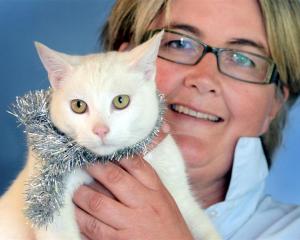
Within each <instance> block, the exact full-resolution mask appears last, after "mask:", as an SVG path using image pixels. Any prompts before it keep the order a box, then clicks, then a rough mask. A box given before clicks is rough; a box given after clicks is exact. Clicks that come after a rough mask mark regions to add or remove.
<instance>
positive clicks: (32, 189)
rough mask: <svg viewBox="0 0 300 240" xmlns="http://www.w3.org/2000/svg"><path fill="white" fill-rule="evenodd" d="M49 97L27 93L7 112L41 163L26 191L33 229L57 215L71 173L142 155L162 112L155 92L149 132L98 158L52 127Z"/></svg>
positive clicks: (155, 132) (48, 93)
mask: <svg viewBox="0 0 300 240" xmlns="http://www.w3.org/2000/svg"><path fill="white" fill-rule="evenodd" d="M50 97H51V91H50V90H40V91H35V92H29V93H28V94H26V95H25V96H23V97H17V99H16V103H15V104H13V105H12V109H11V111H10V113H11V114H12V115H14V116H16V117H17V119H18V121H19V122H20V123H21V124H22V125H24V126H25V132H26V133H27V137H28V144H29V146H30V147H31V149H32V150H33V151H34V152H35V154H37V156H38V157H39V159H40V160H41V161H42V162H41V166H42V167H41V168H40V169H39V174H38V175H36V176H34V177H32V178H31V179H30V181H29V182H28V186H27V189H26V203H27V208H26V210H25V214H26V216H27V217H28V218H29V220H30V221H31V223H32V224H33V225H34V226H36V227H46V226H47V225H48V224H50V223H52V221H53V218H54V214H56V213H59V210H60V209H61V207H62V206H63V204H64V202H63V201H64V200H63V195H64V190H65V182H64V180H65V177H66V176H68V174H69V173H70V172H72V171H73V170H75V169H77V168H82V167H85V166H87V165H89V164H94V163H106V162H108V161H120V160H121V159H122V158H128V157H130V156H133V155H136V154H146V153H147V146H148V145H149V144H150V143H151V142H152V140H153V138H154V137H155V136H157V135H158V133H159V130H160V127H161V125H162V123H163V115H164V111H165V104H164V97H163V96H162V95H161V94H159V93H157V97H158V99H159V104H160V106H159V109H160V114H159V116H158V119H157V121H156V126H155V127H154V128H153V130H152V132H151V133H150V134H149V135H148V136H147V137H146V138H145V139H143V140H142V141H140V142H138V143H136V144H134V145H132V146H130V147H126V148H123V149H120V150H118V151H116V152H114V153H112V154H110V155H103V156H101V155H97V154H95V153H93V152H91V151H89V150H88V149H87V148H85V147H83V146H80V145H79V144H77V143H76V142H75V141H74V140H73V139H72V138H70V137H68V136H66V135H65V134H63V133H62V132H60V131H59V130H58V129H57V128H56V127H55V126H54V125H53V123H52V121H51V119H50V114H49V108H48V106H49V100H50Z"/></svg>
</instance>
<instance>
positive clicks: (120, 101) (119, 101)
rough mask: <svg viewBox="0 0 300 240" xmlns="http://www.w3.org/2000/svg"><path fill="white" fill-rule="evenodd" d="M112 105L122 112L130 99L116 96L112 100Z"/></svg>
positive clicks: (125, 96)
mask: <svg viewBox="0 0 300 240" xmlns="http://www.w3.org/2000/svg"><path fill="white" fill-rule="evenodd" d="M112 103H113V106H114V107H115V108H116V109H118V110H122V109H124V108H126V107H128V105H129V103H130V97H129V96H128V95H118V96H116V97H115V98H114V99H113V101H112Z"/></svg>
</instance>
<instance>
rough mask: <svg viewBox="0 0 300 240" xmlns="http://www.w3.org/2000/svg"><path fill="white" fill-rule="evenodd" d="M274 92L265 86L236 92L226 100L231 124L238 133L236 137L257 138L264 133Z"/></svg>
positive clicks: (273, 99)
mask: <svg viewBox="0 0 300 240" xmlns="http://www.w3.org/2000/svg"><path fill="white" fill-rule="evenodd" d="M274 101H275V98H274V91H273V90H272V89H268V88H265V86H263V87H262V86H253V88H251V89H249V90H248V89H247V90H244V91H241V89H239V90H237V91H236V92H235V94H231V95H229V96H228V98H227V101H226V102H227V104H228V109H229V111H230V114H231V123H233V124H234V125H235V127H236V129H237V130H238V131H239V132H240V134H238V135H244V136H258V135H261V134H262V133H263V132H265V131H266V130H267V128H268V125H269V122H270V116H271V115H272V114H271V113H272V106H273V104H274Z"/></svg>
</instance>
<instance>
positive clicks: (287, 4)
mask: <svg viewBox="0 0 300 240" xmlns="http://www.w3.org/2000/svg"><path fill="white" fill-rule="evenodd" d="M259 3H260V7H261V11H262V14H263V17H264V22H265V28H266V31H267V37H268V44H269V47H270V52H271V56H272V59H273V60H274V62H275V63H276V65H277V70H278V72H279V75H280V81H281V82H282V83H283V85H284V86H286V87H287V88H288V90H289V94H290V95H289V99H288V101H287V103H285V105H284V106H283V108H282V109H281V111H280V112H279V113H278V115H277V117H276V118H275V119H274V120H273V121H272V123H271V124H270V127H269V130H268V131H267V132H266V133H265V134H264V135H263V137H262V139H263V143H264V145H265V148H266V152H267V153H268V154H269V157H271V156H272V154H273V153H274V152H275V150H276V148H277V146H278V145H279V144H280V143H281V139H282V131H283V128H284V125H285V120H286V116H287V110H288V108H289V107H291V106H292V105H293V104H294V102H295V100H296V98H297V97H298V95H299V92H300V1H299V0H289V1H287V0H284V1H282V0H260V1H259Z"/></svg>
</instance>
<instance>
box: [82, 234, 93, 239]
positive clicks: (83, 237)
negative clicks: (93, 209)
mask: <svg viewBox="0 0 300 240" xmlns="http://www.w3.org/2000/svg"><path fill="white" fill-rule="evenodd" d="M80 239H81V240H91V239H89V238H88V237H87V236H85V235H84V234H83V233H81V234H80Z"/></svg>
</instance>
